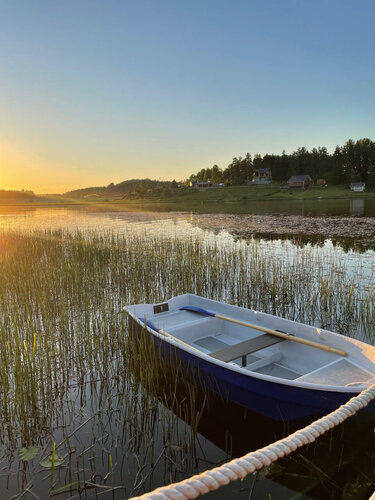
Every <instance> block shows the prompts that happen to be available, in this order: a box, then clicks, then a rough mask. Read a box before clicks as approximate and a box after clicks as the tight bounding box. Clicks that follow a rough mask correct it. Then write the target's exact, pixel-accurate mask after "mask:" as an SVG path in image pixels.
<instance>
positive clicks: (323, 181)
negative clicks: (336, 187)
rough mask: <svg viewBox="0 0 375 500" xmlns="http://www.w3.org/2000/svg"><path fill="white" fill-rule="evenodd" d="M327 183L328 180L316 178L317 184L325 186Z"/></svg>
mask: <svg viewBox="0 0 375 500" xmlns="http://www.w3.org/2000/svg"><path fill="white" fill-rule="evenodd" d="M326 184H327V181H326V180H325V179H317V180H316V185H317V186H325V185H326Z"/></svg>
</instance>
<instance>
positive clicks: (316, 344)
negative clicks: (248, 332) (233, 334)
mask: <svg viewBox="0 0 375 500" xmlns="http://www.w3.org/2000/svg"><path fill="white" fill-rule="evenodd" d="M215 318H218V319H223V320H224V321H230V322H231V323H235V324H236V325H241V326H246V327H247V328H254V329H255V330H259V331H261V332H265V333H269V334H270V335H275V337H281V338H282V339H285V340H291V341H292V342H298V343H299V344H305V345H308V346H310V347H316V348H317V349H321V350H322V351H329V352H333V353H335V354H340V356H346V355H347V353H346V352H345V351H342V350H341V349H335V348H334V347H329V346H327V345H323V344H319V342H313V341H312V340H307V339H301V337H295V336H294V335H288V334H287V333H282V332H277V331H276V330H271V329H270V328H265V327H263V326H258V325H253V324H252V323H245V322H244V321H239V320H237V319H233V318H228V317H227V316H222V315H221V314H215Z"/></svg>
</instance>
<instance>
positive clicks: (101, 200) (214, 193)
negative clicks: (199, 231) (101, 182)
mask: <svg viewBox="0 0 375 500" xmlns="http://www.w3.org/2000/svg"><path fill="white" fill-rule="evenodd" d="M348 198H375V191H365V192H364V193H353V192H351V191H350V190H349V188H348V187H347V186H326V187H320V186H314V187H312V188H310V189H304V190H303V189H288V188H285V185H284V184H277V183H272V185H270V186H230V187H220V188H205V189H200V190H198V189H195V188H179V189H169V190H166V191H161V190H155V191H150V192H148V193H146V194H145V195H144V196H143V197H136V196H134V197H123V196H106V197H100V196H95V197H90V198H88V197H86V198H67V197H64V196H56V195H53V196H48V195H43V196H37V197H35V199H34V200H33V201H31V202H27V203H25V202H23V201H20V202H18V203H14V202H13V203H6V202H5V203H2V201H1V200H0V205H2V204H4V205H13V204H17V205H72V204H74V205H94V204H95V205H98V204H99V205H100V204H108V203H111V204H113V203H114V204H116V205H117V204H121V205H132V206H136V205H139V204H142V205H144V204H147V205H152V204H154V203H163V204H165V203H166V204H168V205H176V209H178V207H179V205H180V204H181V205H184V206H186V204H188V203H192V204H194V203H204V202H208V203H210V202H224V203H226V202H228V203H230V202H240V201H242V200H250V201H251V200H254V201H262V200H263V201H271V200H280V201H282V200H284V201H288V200H314V199H348Z"/></svg>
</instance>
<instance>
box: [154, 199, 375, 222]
mask: <svg viewBox="0 0 375 500" xmlns="http://www.w3.org/2000/svg"><path fill="white" fill-rule="evenodd" d="M152 207H153V205H151V204H150V205H149V208H150V209H151V210H152V209H154V210H160V211H169V210H174V206H173V205H171V204H168V203H164V204H163V203H157V204H155V206H154V208H152ZM179 208H180V210H186V211H188V212H189V211H191V210H193V211H194V212H196V213H219V212H220V213H230V214H254V215H304V216H310V217H313V216H314V217H315V216H318V217H320V216H322V217H324V216H328V215H330V216H348V217H350V216H355V217H375V199H366V198H351V199H346V200H343V199H340V200H335V199H324V198H322V199H314V200H293V199H291V200H259V201H258V200H257V201H251V200H247V199H243V200H241V201H240V202H225V203H221V202H219V201H205V202H200V203H193V204H192V203H189V204H186V205H184V204H183V203H182V204H180V203H179Z"/></svg>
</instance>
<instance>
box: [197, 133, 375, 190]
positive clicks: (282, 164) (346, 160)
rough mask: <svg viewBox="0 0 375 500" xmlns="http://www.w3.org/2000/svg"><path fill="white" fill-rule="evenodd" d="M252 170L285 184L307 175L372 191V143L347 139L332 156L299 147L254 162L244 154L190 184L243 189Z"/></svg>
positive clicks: (257, 157)
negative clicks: (357, 184) (264, 170)
mask: <svg viewBox="0 0 375 500" xmlns="http://www.w3.org/2000/svg"><path fill="white" fill-rule="evenodd" d="M256 168H270V169H271V171H272V178H273V180H275V181H278V182H284V183H285V182H286V181H287V180H288V179H289V178H290V177H291V176H292V175H303V174H307V175H310V177H311V178H312V179H313V181H314V182H316V180H317V179H325V180H326V181H327V182H328V183H329V184H346V185H348V184H349V183H350V182H355V181H364V182H366V184H367V186H368V187H371V188H375V142H373V141H371V140H370V139H367V138H366V139H359V140H358V141H356V142H354V141H353V140H352V139H349V140H348V141H347V142H346V143H345V144H344V145H343V146H341V147H340V146H337V147H336V149H335V151H334V153H333V154H329V153H328V151H327V148H326V147H319V148H313V149H312V150H311V151H309V150H308V149H306V148H305V147H300V148H298V149H297V151H294V152H293V153H292V154H286V153H285V151H283V153H282V154H281V155H275V154H272V155H270V154H266V155H264V156H263V157H262V156H261V155H259V154H256V155H255V156H254V158H252V157H251V155H250V153H247V154H246V155H245V157H244V158H242V157H239V158H237V157H236V158H233V160H232V162H231V163H230V164H229V165H228V167H227V168H225V169H224V170H222V169H220V168H219V167H218V166H217V165H214V166H213V167H212V168H206V169H204V168H203V169H202V170H200V171H199V172H198V173H197V174H195V175H194V174H193V175H191V176H190V180H200V181H208V180H210V181H211V182H214V183H220V182H224V183H226V184H230V185H244V184H247V183H248V182H249V181H251V180H252V178H253V171H254V169H256Z"/></svg>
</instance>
